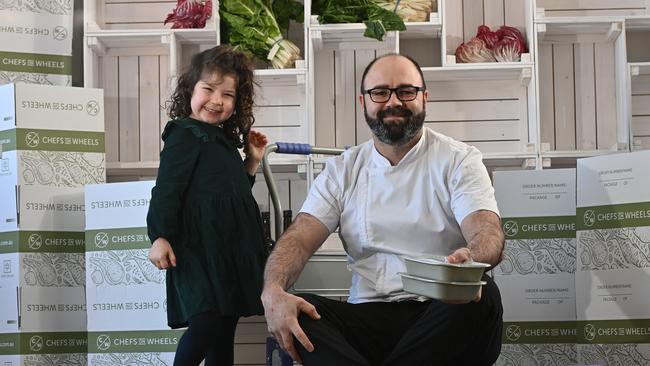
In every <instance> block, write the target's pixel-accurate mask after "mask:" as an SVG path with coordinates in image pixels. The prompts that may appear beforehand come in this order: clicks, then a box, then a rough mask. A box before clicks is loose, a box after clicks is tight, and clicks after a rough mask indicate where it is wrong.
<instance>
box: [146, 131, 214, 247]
mask: <svg viewBox="0 0 650 366" xmlns="http://www.w3.org/2000/svg"><path fill="white" fill-rule="evenodd" d="M163 140H164V141H165V146H164V148H163V150H162V152H161V153H160V167H159V168H158V178H157V179H156V185H155V186H154V188H153V189H152V190H151V202H150V203H149V212H148V214H147V230H148V234H149V239H150V240H151V242H152V243H153V242H154V241H155V240H156V239H158V238H160V237H163V238H165V239H167V240H168V241H169V242H170V244H171V245H172V248H173V247H174V242H175V241H176V240H177V239H178V237H179V234H180V228H179V227H178V226H179V225H178V218H179V217H180V216H181V215H180V212H181V208H182V205H183V196H184V193H185V190H186V188H187V186H188V184H189V182H190V180H191V178H192V172H193V169H194V166H195V164H196V161H197V160H198V157H199V153H200V150H201V140H200V139H198V138H197V137H196V136H195V135H194V134H193V133H192V132H191V131H190V130H189V129H187V128H183V126H182V125H177V124H176V123H175V122H174V121H172V122H170V123H169V124H168V126H167V127H166V128H165V132H164V133H163Z"/></svg>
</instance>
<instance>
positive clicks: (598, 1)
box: [537, 0, 646, 10]
mask: <svg viewBox="0 0 650 366" xmlns="http://www.w3.org/2000/svg"><path fill="white" fill-rule="evenodd" d="M645 6H646V4H645V0H616V1H612V0H537V7H538V8H544V10H588V9H642V8H645Z"/></svg>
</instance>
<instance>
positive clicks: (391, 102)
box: [385, 90, 404, 106]
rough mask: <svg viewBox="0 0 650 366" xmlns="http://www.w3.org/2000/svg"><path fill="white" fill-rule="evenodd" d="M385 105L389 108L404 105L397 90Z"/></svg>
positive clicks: (391, 94)
mask: <svg viewBox="0 0 650 366" xmlns="http://www.w3.org/2000/svg"><path fill="white" fill-rule="evenodd" d="M385 104H386V105H387V106H401V105H402V104H404V103H403V102H402V101H401V100H399V98H398V97H397V90H393V92H392V93H390V97H389V98H388V100H387V101H386V103H385Z"/></svg>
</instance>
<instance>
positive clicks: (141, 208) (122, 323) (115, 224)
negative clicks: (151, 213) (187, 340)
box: [85, 181, 168, 331]
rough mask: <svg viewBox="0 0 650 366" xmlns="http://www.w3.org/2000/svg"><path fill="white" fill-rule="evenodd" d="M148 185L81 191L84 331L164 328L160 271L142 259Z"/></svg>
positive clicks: (95, 187) (146, 241)
mask: <svg viewBox="0 0 650 366" xmlns="http://www.w3.org/2000/svg"><path fill="white" fill-rule="evenodd" d="M153 186H154V182H153V181H146V182H129V183H113V184H99V185H88V186H86V195H85V205H86V209H87V210H86V263H87V271H86V273H87V278H86V283H87V288H86V300H87V304H88V329H89V330H90V331H136V330H143V329H146V330H167V329H168V327H167V315H166V314H167V304H166V293H165V271H160V270H159V269H157V268H156V267H155V266H154V265H153V264H151V263H150V262H149V259H148V250H149V247H150V246H151V244H150V242H149V238H148V237H147V223H146V217H147V211H148V210H149V201H150V197H151V189H152V188H153ZM116 319H119V321H115V320H116Z"/></svg>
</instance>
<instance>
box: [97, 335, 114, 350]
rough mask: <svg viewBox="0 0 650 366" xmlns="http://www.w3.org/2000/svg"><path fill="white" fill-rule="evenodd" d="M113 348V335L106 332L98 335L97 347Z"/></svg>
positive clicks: (103, 348)
mask: <svg viewBox="0 0 650 366" xmlns="http://www.w3.org/2000/svg"><path fill="white" fill-rule="evenodd" d="M109 348H111V337H110V336H109V335H106V334H102V335H100V336H99V337H97V349H99V350H100V351H106V350H107V349H109Z"/></svg>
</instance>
